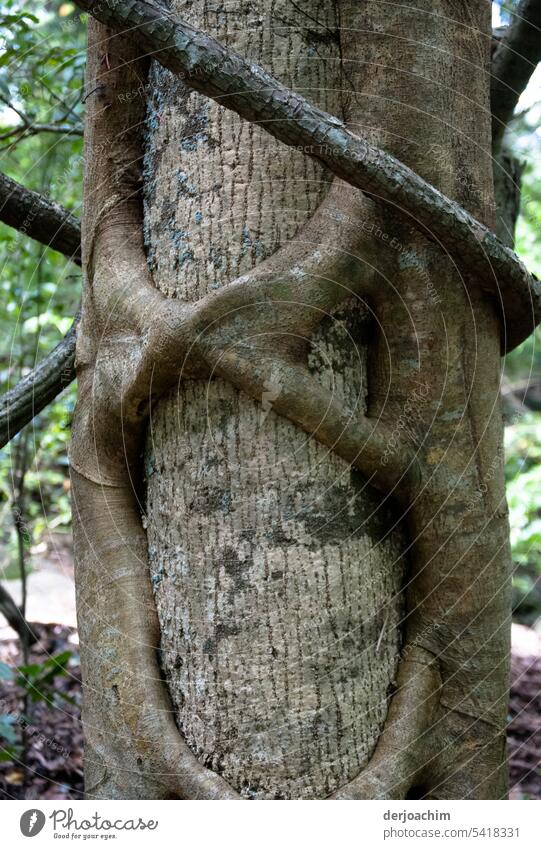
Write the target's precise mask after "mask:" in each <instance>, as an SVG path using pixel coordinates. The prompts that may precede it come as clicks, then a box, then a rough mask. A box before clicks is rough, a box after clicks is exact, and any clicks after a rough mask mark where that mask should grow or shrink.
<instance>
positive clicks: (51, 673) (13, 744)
mask: <svg viewBox="0 0 541 849" xmlns="http://www.w3.org/2000/svg"><path fill="white" fill-rule="evenodd" d="M77 663H78V657H77V656H75V655H74V653H73V652H71V651H63V652H60V653H59V654H57V655H54V656H51V657H48V658H47V659H46V660H45V661H42V662H41V663H28V664H21V665H20V666H17V667H15V668H12V667H10V666H8V665H7V664H5V663H0V681H9V682H10V683H11V684H14V685H15V686H16V687H17V688H18V689H19V692H21V693H22V695H23V697H24V696H26V697H27V700H29V702H31V703H32V704H35V703H37V702H44V703H45V704H46V705H48V706H49V707H58V705H59V704H60V702H61V701H65V702H69V703H70V704H74V700H73V699H72V698H71V697H70V696H68V695H67V694H66V693H64V692H62V690H61V689H59V687H58V686H57V679H58V678H59V677H67V676H69V675H70V667H71V666H74V665H76V664H77ZM1 706H2V703H1V702H0V707H1ZM30 724H31V720H30V718H29V717H27V716H25V715H24V713H17V712H13V711H11V712H4V711H2V712H0V762H2V761H12V760H14V759H16V758H18V757H19V756H20V755H21V743H20V739H19V738H20V729H21V728H24V727H26V726H28V725H30ZM18 728H19V731H18Z"/></svg>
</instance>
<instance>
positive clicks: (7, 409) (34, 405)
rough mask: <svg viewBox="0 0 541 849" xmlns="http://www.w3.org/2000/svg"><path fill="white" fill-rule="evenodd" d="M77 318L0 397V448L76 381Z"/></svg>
mask: <svg viewBox="0 0 541 849" xmlns="http://www.w3.org/2000/svg"><path fill="white" fill-rule="evenodd" d="M78 321H79V319H78V317H76V318H75V320H74V322H73V324H72V326H71V328H70V330H69V331H68V333H67V334H66V336H64V338H63V339H62V341H61V342H59V343H58V345H57V346H56V348H54V349H53V350H52V351H51V353H50V354H48V355H47V356H46V357H45V359H43V360H42V361H41V362H40V363H39V364H38V365H37V366H36V368H35V369H33V371H31V372H30V374H27V375H26V377H23V379H22V380H21V381H19V383H18V384H17V385H16V386H14V387H13V389H10V390H9V392H6V393H5V394H4V395H2V396H1V397H0V448H3V447H4V445H6V443H8V442H9V441H10V440H11V439H13V437H14V436H16V435H17V434H18V433H19V431H21V430H22V429H23V427H24V426H25V425H27V424H28V423H29V422H30V421H32V419H33V418H34V416H37V415H38V413H40V412H41V411H42V410H43V409H44V408H45V407H46V406H47V405H48V404H50V403H51V401H54V399H55V398H56V396H57V395H59V394H60V392H62V390H63V389H65V388H66V386H69V384H70V383H71V382H72V380H75V338H76V333H77V324H78Z"/></svg>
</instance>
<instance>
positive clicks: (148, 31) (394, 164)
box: [77, 0, 541, 351]
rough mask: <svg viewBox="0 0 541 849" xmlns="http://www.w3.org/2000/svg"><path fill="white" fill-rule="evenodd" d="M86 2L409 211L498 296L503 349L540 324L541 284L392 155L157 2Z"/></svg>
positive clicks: (271, 127)
mask: <svg viewBox="0 0 541 849" xmlns="http://www.w3.org/2000/svg"><path fill="white" fill-rule="evenodd" d="M77 4H78V5H79V6H80V7H81V8H82V9H84V10H85V11H87V12H89V13H90V14H92V15H94V16H95V17H96V18H97V19H98V20H100V21H102V22H103V23H105V24H109V25H113V26H116V27H124V28H125V29H128V30H130V34H131V35H133V37H134V38H136V40H137V42H138V43H139V45H140V47H141V48H142V49H144V50H145V51H146V53H148V54H150V55H152V56H154V57H155V58H156V59H157V60H158V61H159V62H160V63H161V64H163V65H164V66H165V67H167V68H169V69H170V70H171V71H173V72H175V73H178V74H180V75H181V76H182V77H183V79H185V80H186V82H187V83H188V84H189V85H190V86H191V87H192V88H194V89H195V90H196V91H199V92H200V93H202V94H204V95H206V96H208V97H211V98H213V99H214V100H216V101H217V102H218V103H220V104H221V105H222V106H224V107H226V108H228V109H231V110H232V111H234V112H236V113H237V114H238V115H240V116H241V117H242V118H245V119H246V120H248V121H251V122H254V123H257V124H260V125H261V126H263V127H264V129H265V130H267V132H269V133H270V134H271V135H273V136H274V137H275V138H277V139H278V140H279V141H282V142H283V143H284V144H287V145H290V146H297V147H299V148H300V149H302V150H303V151H304V153H306V155H308V156H311V157H312V158H314V159H317V160H319V161H321V162H323V163H324V164H325V165H327V167H328V168H330V170H331V171H333V173H334V174H336V175H337V176H338V177H341V178H342V179H344V180H346V181H347V182H348V183H350V184H351V185H352V186H354V187H356V188H358V189H361V190H362V191H364V192H365V193H366V194H369V195H370V196H371V197H373V198H375V199H377V200H383V201H386V202H387V203H390V204H392V205H393V206H396V207H397V208H398V209H399V210H401V211H402V212H406V213H408V214H409V215H410V216H411V217H412V219H413V222H414V223H415V225H416V226H421V227H422V228H423V229H424V230H425V231H426V233H427V235H428V236H429V237H430V238H432V239H434V240H435V241H438V242H440V243H441V244H442V245H443V246H445V247H446V248H448V250H449V251H450V252H451V253H452V254H453V256H454V257H455V258H456V260H457V261H458V262H460V264H461V267H462V268H463V269H464V270H465V271H466V272H467V273H468V275H471V274H474V275H475V276H476V277H478V278H479V279H480V280H481V281H483V285H484V287H485V288H486V290H487V291H490V292H492V294H493V295H495V297H496V299H497V301H498V303H499V306H500V308H501V310H502V312H503V331H502V348H503V350H506V351H509V350H512V349H513V348H514V347H516V345H518V344H520V342H522V341H523V340H524V339H525V338H526V337H527V336H529V334H530V333H531V332H532V331H533V329H534V327H535V326H536V325H537V324H538V323H539V322H540V321H541V284H539V281H538V280H537V279H536V278H535V277H533V276H532V275H530V274H529V273H528V271H527V270H526V268H525V267H524V266H523V264H522V263H521V262H520V260H519V259H518V257H517V256H516V255H515V254H514V253H513V252H512V251H511V250H510V249H508V248H506V247H505V246H504V245H502V243H501V242H500V240H499V239H498V238H497V237H496V236H495V234H494V233H492V232H491V231H490V230H489V229H488V228H487V227H485V226H484V225H483V224H481V223H480V222H479V221H477V220H476V219H475V218H474V217H473V216H472V215H470V214H469V213H468V212H467V211H466V210H465V209H463V208H462V207H461V206H459V205H458V204H456V203H454V202H453V201H451V200H450V199H449V198H447V197H445V196H444V195H443V194H442V193H441V192H439V191H438V190H437V189H435V188H434V187H433V186H431V185H430V184H429V183H427V182H426V181H425V180H423V179H422V178H421V177H419V176H418V175H417V174H415V172H413V171H412V170H411V169H410V168H408V167H407V166H406V165H404V164H403V163H401V162H399V161H398V160H397V159H395V158H394V157H393V156H390V155H389V154H387V153H385V152H384V151H382V150H380V149H378V148H376V147H373V146H372V145H370V144H368V143H367V142H365V141H363V140H362V139H361V138H359V137H358V136H355V135H354V134H353V133H352V132H351V131H350V130H349V129H348V128H347V127H346V126H344V124H343V123H342V122H341V121H340V120H338V119H337V118H334V117H332V116H331V115H329V114H327V113H326V112H324V111H323V110H321V109H319V108H317V107H315V106H313V105H311V104H310V103H308V101H306V100H305V99H304V98H303V97H301V95H299V94H296V93H295V92H292V91H290V90H289V89H287V88H286V87H285V86H283V85H282V84H281V83H280V82H278V80H276V79H274V78H273V77H271V76H270V75H269V74H267V73H266V72H265V71H264V70H263V69H261V68H259V67H258V66H257V65H254V64H252V63H250V62H247V61H246V60H245V59H243V58H242V57H241V56H239V55H238V54H237V53H235V52H234V51H232V50H228V49H227V48H225V47H224V46H223V45H221V44H220V43H219V42H217V41H215V40H214V39H213V38H211V37H210V36H208V35H206V34H205V33H203V32H201V31H199V30H196V29H194V28H193V27H191V26H189V25H188V24H186V23H184V22H183V21H181V20H180V19H178V18H177V17H175V16H174V15H173V14H172V13H171V12H169V11H168V10H166V9H163V8H162V7H159V6H157V5H155V4H154V3H151V2H149V0H117V2H115V3H114V4H100V5H98V6H95V5H94V4H93V2H92V0H77Z"/></svg>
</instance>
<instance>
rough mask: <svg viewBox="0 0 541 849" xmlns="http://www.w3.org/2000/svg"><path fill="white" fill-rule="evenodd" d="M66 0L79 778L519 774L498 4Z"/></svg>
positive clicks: (275, 792) (234, 787)
mask: <svg viewBox="0 0 541 849" xmlns="http://www.w3.org/2000/svg"><path fill="white" fill-rule="evenodd" d="M80 5H81V6H83V8H87V9H88V10H89V11H91V12H93V13H94V14H95V15H96V16H97V17H98V18H100V19H101V20H103V21H105V22H106V23H111V24H114V25H115V26H116V27H117V28H119V27H120V28H121V29H122V28H124V30H125V29H128V30H129V32H128V33H126V32H124V35H123V36H117V35H116V34H114V33H113V32H112V31H110V30H107V29H106V28H105V27H104V26H102V25H98V24H94V23H92V24H91V25H90V43H89V53H88V68H87V84H86V96H85V99H86V105H87V123H86V132H85V138H86V163H87V165H86V180H85V206H84V220H83V263H84V267H85V270H86V273H87V283H86V288H85V300H84V305H83V318H82V328H81V331H80V332H79V333H78V341H77V350H78V354H77V358H78V376H79V406H78V414H77V418H76V423H75V427H74V436H73V448H72V467H73V468H74V473H73V482H74V490H75V498H74V505H75V518H76V528H75V531H76V541H77V549H78V552H77V556H78V570H79V575H78V596H79V617H80V626H81V639H82V651H83V662H84V672H85V677H86V696H85V700H86V708H85V709H86V731H87V741H88V750H87V768H86V771H87V781H88V790H89V792H90V793H92V794H95V795H101V796H103V797H111V796H142V797H151V796H156V795H158V796H160V795H179V796H181V797H191V796H194V795H198V796H201V795H202V796H208V797H212V798H216V797H218V798H219V797H223V796H234V795H235V794H236V793H237V792H239V793H241V795H243V796H246V797H248V798H251V797H254V796H255V797H258V796H263V797H268V796H279V797H281V796H286V797H290V796H294V797H311V796H326V795H329V794H331V793H335V794H336V795H338V796H339V797H342V798H348V797H370V798H371V797H387V798H395V797H403V796H405V795H407V794H409V795H414V796H417V795H428V796H431V797H435V798H486V797H499V796H501V795H503V794H504V793H505V786H506V768H505V754H504V744H503V732H504V725H505V714H506V694H507V674H508V670H507V661H508V621H509V612H510V599H509V582H510V574H511V572H510V557H509V550H508V526H507V516H506V510H505V501H504V492H503V448H502V420H501V412H500V407H499V401H498V397H499V378H500V375H499V368H500V361H499V357H500V351H501V349H502V348H503V350H508V349H510V348H512V347H514V346H516V345H517V344H519V343H520V342H521V341H522V340H523V339H524V338H525V336H526V335H527V334H528V333H529V331H530V330H531V328H532V327H533V324H534V323H535V322H536V321H537V318H538V311H539V289H538V284H537V283H536V281H535V280H534V279H532V278H530V277H529V275H528V274H527V273H526V272H525V270H524V269H523V267H521V266H520V264H519V263H518V262H517V260H516V259H515V258H514V257H513V255H512V254H511V253H510V252H509V251H506V250H505V249H504V248H503V246H502V245H501V244H500V243H499V242H498V241H497V239H495V238H494V237H493V236H492V235H491V233H490V230H487V229H486V227H485V226H484V225H487V226H488V227H489V228H493V227H495V226H496V215H495V208H494V196H493V188H492V161H493V160H492V150H491V110H490V104H489V90H490V73H489V70H490V64H489V63H490V56H491V30H490V20H489V4H486V3H478V4H474V5H473V6H471V5H470V7H468V9H467V10H465V9H464V7H463V5H462V4H457V3H442V4H439V5H438V8H437V9H436V8H434V6H433V4H427V5H426V8H423V9H422V10H421V8H420V7H419V6H418V4H417V5H416V7H415V8H413V6H411V8H409V7H408V6H407V5H406V6H404V5H402V6H401V7H400V9H397V8H395V7H392V6H390V5H389V4H386V3H368V4H363V6H362V7H361V8H359V6H358V4H351V5H350V4H348V3H342V2H341V3H338V4H336V5H335V6H332V7H331V8H329V6H328V4H323V3H321V4H320V3H318V2H310V3H308V2H306V3H303V4H299V5H297V4H290V3H285V2H284V3H275V4H273V5H272V8H270V7H269V4H267V3H264V2H261V3H256V4H253V3H252V4H250V6H249V7H246V9H244V8H242V9H240V11H239V8H238V7H236V8H235V10H234V12H227V11H225V10H224V9H223V7H222V4H216V8H215V7H214V5H213V4H209V3H204V4H203V3H201V4H199V3H196V4H184V3H178V4H175V6H174V10H173V11H174V12H177V13H179V14H180V13H181V14H183V15H189V16H190V18H189V20H190V23H192V24H195V25H197V26H201V27H202V28H203V29H205V30H207V31H210V32H211V33H212V34H213V35H217V36H219V38H220V39H221V40H222V41H224V42H225V43H226V44H227V47H228V48H231V47H234V48H236V49H238V50H239V52H240V53H241V54H242V55H244V56H246V57H247V59H248V60H249V62H252V61H256V62H258V63H260V64H261V65H262V66H263V67H265V68H266V69H267V70H268V71H270V72H271V73H273V74H274V75H275V76H276V77H277V78H278V79H280V82H281V83H282V84H283V85H287V86H289V87H290V88H291V89H294V90H295V91H298V92H301V93H302V94H304V93H306V95H307V97H308V98H309V100H310V101H312V102H315V103H317V104H318V105H319V106H321V107H322V108H324V109H326V110H327V111H329V112H331V113H334V114H335V115H338V119H330V118H329V117H328V116H326V115H325V114H324V113H322V112H320V111H319V109H317V108H312V107H310V106H309V105H308V104H307V103H306V101H304V100H303V99H302V97H301V96H299V95H293V94H292V93H291V92H290V91H289V92H288V91H287V90H286V89H284V88H283V86H281V85H280V83H277V82H276V81H275V80H272V79H271V78H269V77H267V76H265V74H264V72H263V71H261V70H259V69H258V68H257V67H254V66H253V65H250V64H249V62H248V63H244V62H243V61H242V60H241V59H240V58H239V57H236V56H235V55H234V54H231V53H229V52H228V50H227V49H223V48H221V47H220V45H219V44H216V43H215V42H213V41H212V40H211V39H209V38H207V37H206V36H204V35H203V34H201V33H198V32H197V31H193V30H191V29H190V27H189V26H187V25H186V24H184V23H183V21H182V19H180V18H178V17H176V16H174V14H173V15H171V14H170V13H169V12H167V11H165V10H163V9H161V8H158V7H156V6H154V5H153V4H151V3H148V2H147V3H145V2H136V3H120V2H119V3H115V4H111V5H110V4H102V5H101V6H98V7H94V8H91V4H90V3H89V4H85V3H80ZM525 5H526V6H527V7H528V9H529V8H530V7H531V8H535V5H536V4H525ZM188 6H189V8H188ZM218 6H219V7H220V8H218ZM522 11H523V14H526V9H523V10H522ZM404 32H407V33H408V37H407V38H404ZM359 33H361V34H362V35H361V36H360V35H359ZM254 34H256V35H257V38H254ZM507 36H508V37H509V38H511V37H514V35H513V31H512V30H511V31H509V32H508V33H507ZM512 43H513V42H510V44H512ZM505 49H507V50H509V49H513V48H511V47H506V45H505V43H503V44H501V45H500V46H499V47H498V48H497V51H501V50H505ZM140 55H146V56H148V55H151V56H153V57H156V59H155V60H154V62H153V64H152V65H151V67H150V71H149V69H148V63H147V60H146V59H142V60H140V59H139V56H140ZM472 55H473V56H475V57H476V61H475V62H472V61H471V57H472ZM496 55H501V54H499V53H497V54H496ZM390 57H392V61H391V58H390ZM156 60H157V61H159V62H160V63H161V64H162V65H165V66H166V67H167V70H163V69H162V68H160V66H159V65H158V64H157V61H156ZM528 61H529V69H530V71H531V68H532V67H533V66H532V64H531V57H530V59H529V60H528ZM383 69H385V70H383ZM179 72H180V74H181V77H182V80H180V81H179V79H178V77H177V76H176V74H177V73H179ZM511 72H512V73H515V72H516V68H515V66H514V65H512V67H511V70H510V71H509V73H511ZM505 73H507V71H506V70H505V68H504V69H500V71H499V76H498V81H499V82H500V84H503V85H507V86H511V87H512V83H513V77H510V78H509V77H508V78H506V77H505ZM450 80H452V85H449V81H450ZM413 83H414V84H413ZM521 84H525V81H523V83H521ZM192 89H196V90H198V91H200V92H201V93H202V95H203V96H202V95H201V94H194V93H193V91H192ZM496 89H497V87H494V86H493V101H492V103H493V112H494V114H496V110H495V108H494V103H495V99H494V98H496V97H497V90H496ZM515 91H516V90H515ZM143 95H145V96H143ZM207 95H208V96H211V97H212V98H214V100H215V101H216V102H215V103H210V102H209V101H208V100H207V99H206V97H205V96H207ZM145 100H148V108H147V106H146V103H145ZM507 108H508V107H507ZM227 109H231V110H233V111H232V112H228V111H226V110H227ZM235 113H238V114H235ZM239 115H240V117H239ZM245 119H248V121H251V122H253V123H247V122H246V120H245ZM508 119H509V115H507V117H506V118H505V120H508ZM501 120H503V119H501ZM342 121H343V122H344V123H342ZM268 132H270V133H271V134H272V136H273V137H274V138H271V137H270V136H269V135H268ZM284 142H285V143H286V144H288V145H289V147H286V146H284V144H283V143H284ZM373 145H377V146H378V147H374V146H373ZM393 156H396V157H397V159H393V158H392V157H393ZM398 160H401V161H402V162H404V163H405V165H402V164H401V162H400V161H398ZM322 163H323V165H325V166H326V168H325V167H323V165H322ZM409 168H413V171H410V170H409ZM329 171H331V172H332V173H333V174H334V180H333V181H332V182H330V177H329ZM416 175H419V176H416ZM424 180H428V181H429V183H425V182H424ZM430 183H432V184H433V185H434V186H435V187H436V189H438V190H440V191H441V192H443V193H444V195H446V196H447V197H448V198H449V199H450V200H448V199H446V198H445V197H444V196H442V195H441V194H439V192H438V191H436V190H435V189H434V188H432V187H431V185H430ZM143 200H144V208H143ZM458 204H460V205H461V206H458ZM461 207H462V208H461ZM465 210H467V212H466V211H465ZM224 213H226V214H225V215H224ZM468 213H469V214H468ZM65 220H66V219H65V216H64V217H63V218H62V222H63V224H62V226H65ZM480 222H482V223H480ZM10 223H12V222H10ZM145 253H146V256H145ZM252 269H254V270H252ZM63 350H64V349H63ZM56 373H57V374H58V369H57V371H56ZM40 385H41V384H40ZM158 399H159V403H158ZM148 421H150V422H151V428H150V430H148V426H147V422H148ZM307 433H308V434H309V438H307V436H306V434H307ZM145 439H146V449H145V477H144V479H143V475H142V451H143V445H144V441H145ZM144 527H146V529H147V532H148V544H147V538H146V535H145V533H144V529H143V528H144ZM147 555H148V561H147ZM149 577H150V578H151V582H150V581H149ZM151 583H152V585H153V590H152V587H151ZM155 605H156V607H157V611H158V618H159V623H158V621H157V620H156V615H155V612H154V611H155ZM158 642H159V643H160V649H161V651H160V658H159V665H158V664H157V663H156V657H155V647H156V646H157V644H158ZM98 646H99V650H97V647H98ZM480 646H482V651H480ZM160 669H161V670H163V671H164V673H165V678H166V680H167V684H168V690H169V693H170V696H171V698H172V702H173V708H174V712H175V716H176V720H177V723H178V726H179V729H180V731H181V733H179V731H178V730H177V727H176V725H175V723H174V722H173V719H172V714H171V712H170V707H169V703H168V701H167V693H166V689H165V687H164V684H163V682H162V681H161V680H160V678H161V675H160ZM393 693H394V695H393ZM391 696H392V698H391V699H390V705H389V698H390V697H391ZM374 747H375V752H374Z"/></svg>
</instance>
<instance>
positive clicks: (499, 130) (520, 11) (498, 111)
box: [490, 0, 541, 149]
mask: <svg viewBox="0 0 541 849" xmlns="http://www.w3.org/2000/svg"><path fill="white" fill-rule="evenodd" d="M540 61H541V2H540V0H522V2H521V3H520V4H519V6H518V8H517V10H516V12H514V16H513V20H512V22H511V24H510V25H509V27H508V28H507V29H506V31H505V34H504V36H503V38H502V39H501V40H499V43H498V45H497V47H496V50H495V51H494V56H493V58H492V78H491V92H490V98H491V108H492V143H493V147H494V148H495V149H497V148H498V147H499V145H500V143H501V141H502V139H503V135H504V133H505V129H506V127H507V124H508V123H509V121H510V120H511V118H512V116H513V112H514V110H515V106H516V105H517V103H518V100H519V98H520V95H521V94H522V92H523V91H524V89H525V88H526V86H527V85H528V82H529V80H530V77H531V75H532V73H533V72H534V71H535V68H536V65H537V63H538V62H540Z"/></svg>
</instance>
